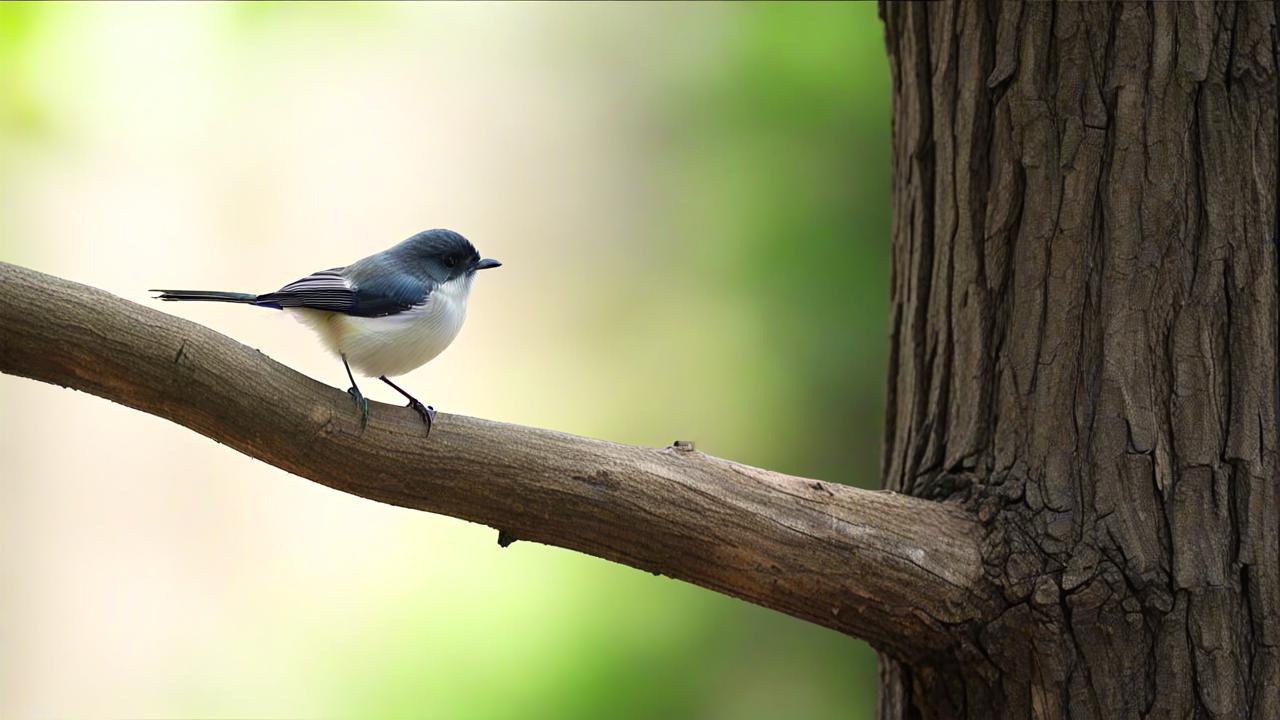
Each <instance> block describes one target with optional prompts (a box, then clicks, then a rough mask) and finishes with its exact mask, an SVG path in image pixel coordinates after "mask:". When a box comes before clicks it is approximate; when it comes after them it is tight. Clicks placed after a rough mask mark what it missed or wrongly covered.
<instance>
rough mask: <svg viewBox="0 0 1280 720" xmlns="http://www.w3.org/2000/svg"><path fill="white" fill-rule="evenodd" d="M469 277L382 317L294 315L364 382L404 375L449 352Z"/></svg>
mask: <svg viewBox="0 0 1280 720" xmlns="http://www.w3.org/2000/svg"><path fill="white" fill-rule="evenodd" d="M472 277H474V276H473V275H465V276H463V277H459V278H457V279H455V280H450V281H449V282H446V283H444V284H442V285H440V286H439V287H437V288H436V289H435V290H434V291H432V293H431V294H430V295H429V296H427V301H426V302H424V303H423V304H421V305H418V306H416V307H413V308H410V309H408V310H405V311H404V312H399V313H396V314H394V315H385V316H383V317H356V316H354V315H343V314H341V313H330V312H324V311H320V310H307V309H302V308H299V309H297V310H300V311H301V312H298V311H296V310H295V314H297V315H298V317H299V319H300V320H302V321H303V322H306V323H307V324H308V325H311V326H312V328H313V329H315V330H316V331H317V332H318V333H319V335H320V339H321V341H322V342H323V343H324V344H325V346H326V347H328V348H329V350H331V351H332V352H335V353H337V354H339V355H343V356H345V357H346V358H347V362H349V363H350V364H351V367H352V368H353V369H354V370H357V371H359V372H360V373H361V374H363V375H367V376H369V377H378V376H380V375H389V376H394V375H403V374H405V373H407V372H409V371H410V370H413V369H415V368H418V367H420V366H421V365H423V364H425V363H427V362H428V361H430V360H432V359H433V358H435V357H436V356H437V355H439V354H440V353H441V352H444V349H445V348H447V347H449V344H450V343H452V342H453V339H454V338H455V337H457V336H458V331H460V330H461V329H462V323H463V321H464V320H466V317H467V297H468V296H469V295H470V294H471V280H472Z"/></svg>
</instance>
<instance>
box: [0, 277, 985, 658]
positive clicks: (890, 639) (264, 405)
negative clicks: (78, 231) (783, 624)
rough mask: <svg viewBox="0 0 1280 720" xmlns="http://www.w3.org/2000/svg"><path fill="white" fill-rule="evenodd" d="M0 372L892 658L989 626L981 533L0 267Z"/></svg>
mask: <svg viewBox="0 0 1280 720" xmlns="http://www.w3.org/2000/svg"><path fill="white" fill-rule="evenodd" d="M0 371H3V372H5V373H9V374H13V375H21V376H24V377H29V378H33V379H36V380H41V381H44V382H49V383H54V384H57V385H62V386H66V387H72V388H75V389H78V390H83V391H85V392H89V393H92V394H94V395H98V396H100V397H103V398H106V399H108V400H111V401H114V402H117V403H121V404H123V405H127V406H129V407H133V408H136V409H138V410H142V411H144V412H148V413H151V414H153V415H157V416H160V417H163V418H167V419H169V420H172V421H173V422H175V423H178V424H180V425H184V426H186V427H189V428H191V429H192V430H195V431H196V432H199V433H201V434H203V435H206V436H208V437H210V438H213V439H214V440H217V441H218V442H220V443H223V444H225V445H228V446H230V447H232V448H235V449H236V450H239V451H240V452H242V453H244V454H245V455H248V456H250V457H253V458H257V459H259V460H262V461H264V462H267V463H270V464H272V465H275V466H276V467H279V468H282V469H284V470H287V471H289V472H291V473H294V474H296V475H300V476H302V477H304V478H308V479H310V480H314V481H316V482H318V483H322V484H324V485H327V486H329V487H331V488H334V489H336V490H341V491H342V492H346V493H351V494H353V495H358V496H360V497H364V498H369V499H372V500H377V501H379V502H385V503H391V504H393V505H400V506H404V507H409V508H415V509H418V510H426V511H430V512H435V513H441V514H444V515H450V516H453V517H458V518H463V519H465V520H470V521H473V522H479V523H484V524H486V525H490V526H493V527H495V528H501V529H502V531H504V535H505V536H507V537H508V539H509V538H510V537H514V538H519V539H521V540H532V541H536V542H542V543H548V544H551V545H558V546H561V547H565V548H570V549H573V550H578V551H581V552H584V553H588V554H591V555H596V556H599V557H602V558H607V559H609V560H613V561H615V562H620V563H623V564H625V565H630V566H632V567H636V568H640V569H642V570H647V571H650V572H654V573H662V574H664V575H669V576H671V577H673V578H678V579H681V580H686V581H689V582H692V583H696V584H698V585H701V586H703V587H707V588H710V589H712V590H716V591H719V592H722V593H725V594H728V595H732V596H735V597H739V598H742V599H744V600H747V601H749V602H753V603H756V604H758V605H763V606H765V607H769V608H773V609H775V610H779V611H782V612H785V613H788V614H790V615H794V616H796V617H799V618H803V619H805V620H809V621H811V622H814V623H818V624H819V625H825V626H827V627H830V628H834V629H836V630H839V631H841V632H844V633H847V634H849V635H853V636H856V637H861V638H864V639H866V640H868V641H870V642H871V643H872V644H874V645H876V646H878V647H880V648H882V649H884V650H886V651H887V652H890V653H892V654H893V655H895V656H898V657H900V658H903V659H905V660H911V659H917V658H921V657H923V656H929V655H935V654H938V653H941V652H944V651H945V650H946V649H947V648H948V647H950V646H951V645H952V643H953V641H954V634H953V633H954V632H955V627H956V626H962V625H965V624H968V623H970V622H973V621H978V620H981V619H983V618H985V617H986V616H987V615H988V613H989V612H990V609H991V607H992V604H991V602H990V599H989V597H988V595H987V594H986V592H985V590H984V589H983V588H984V587H985V585H984V582H983V574H982V564H981V559H980V555H979V550H978V540H979V537H980V532H979V529H978V526H977V524H976V523H975V522H974V521H973V520H972V519H971V518H969V516H968V515H966V514H964V513H963V512H961V511H960V510H959V509H958V508H955V507H953V506H950V505H947V504H943V503H937V502H930V501H926V500H921V499H917V498H911V497H907V496H903V495H895V494H891V493H884V492H870V491H866V490H858V489H855V488H850V487H847V486H844V485H836V484H831V483H825V482H819V481H816V480H806V479H803V478H798V477H793V476H789V475H783V474H780V473H775V472H770V471H768V470H761V469H757V468H753V467H747V466H745V465H739V464H737V463H733V462H729V461H726V460H721V459H718V458H714V457H710V456H707V455H704V454H702V453H700V452H697V451H694V450H692V449H689V448H686V447H671V448H665V449H661V450H658V449H650V448H642V447H631V446H627V445H618V444H615V443H610V442H605V441H602V440H591V439H587V438H581V437H575V436H572V435H566V434H564V433H559V432H554V431H551V430H541V429H536V428H528V427H520V426H517V425H508V424H504V423H497V422H491V421H487V420H479V419H475V418H469V417H464V416H457V415H445V414H441V415H440V416H439V417H438V418H437V423H436V427H435V429H434V430H433V431H432V433H431V436H430V438H429V439H424V438H423V432H424V429H423V426H422V422H421V420H420V419H419V418H418V416H417V415H416V414H415V413H414V412H413V411H412V410H409V409H407V408H401V407H396V406H390V405H382V404H377V403H372V405H376V407H374V408H372V409H371V413H370V419H369V425H368V427H367V428H366V429H365V430H364V431H363V432H362V431H361V429H360V425H359V421H358V416H357V414H356V412H355V411H354V409H353V408H352V405H351V399H350V397H349V396H347V394H346V393H344V392H342V391H341V390H337V389H334V388H331V387H328V386H326V385H323V384H321V383H319V382H317V381H315V380H312V379H311V378H308V377H305V376H303V375H301V374H299V373H297V372H295V371H293V370H290V369H289V368H287V367H284V366H283V365H280V364H279V363H277V362H275V361H273V360H271V359H270V358H268V357H267V356H265V355H263V354H262V353H261V352H258V351H256V350H253V349H251V348H248V347H245V346H244V345H241V344H240V343H237V342H235V341H234V340H231V339H230V338H227V337H225V336H223V335H220V334H218V333H216V332H214V331H212V330H210V329H208V328H205V327H202V326H200V325H196V324H194V323H191V322H188V321H186V320H182V319H180V318H177V317H173V316H171V315H166V314H164V313H161V312H158V311H156V310H152V309H150V308H146V307H143V306H140V305H137V304H134V303H131V302H128V301H126V300H123V299H120V298H118V297H115V296H114V295H110V294H108V293H106V292H103V291H101V290H98V289H95V288H91V287H88V286H85V285H80V284H77V283H73V282H69V281H67V280H62V279H59V278H55V277H52V276H49V275H44V274H41V273H38V272H34V271H32V270H27V269H25V268H21V267H17V266H14V265H9V264H5V263H0Z"/></svg>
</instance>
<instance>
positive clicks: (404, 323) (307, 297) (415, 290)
mask: <svg viewBox="0 0 1280 720" xmlns="http://www.w3.org/2000/svg"><path fill="white" fill-rule="evenodd" d="M501 265H502V263H500V262H498V261H497V260H493V259H491V258H481V257H480V253H478V252H476V249H475V247H474V246H473V245H472V244H471V242H470V241H468V240H467V239H466V238H465V237H463V236H462V235H460V234H458V233H456V232H454V231H452V230H444V229H440V228H437V229H434V230H424V231H422V232H420V233H418V234H416V235H413V236H411V237H409V238H408V239H406V240H404V241H402V242H401V243H399V244H397V245H395V246H393V247H391V248H389V249H387V250H383V251H382V252H379V253H375V254H373V255H370V256H368V257H366V258H362V259H360V260H357V261H355V262H353V263H351V264H350V265H345V266H343V267H335V268H330V269H328V270H321V271H319V272H314V273H311V274H310V275H308V276H306V277H304V278H301V279H299V280H295V281H293V282H291V283H289V284H288V285H285V286H284V287H282V288H280V289H279V290H276V291H275V292H269V293H264V294H261V295H253V294H251V293H241V292H224V291H221V290H158V289H153V290H149V291H148V292H154V293H159V294H158V295H156V296H155V299H157V300H164V301H170V302H172V301H204V302H226V303H240V304H244V305H254V306H256V307H263V308H272V309H275V310H282V311H284V312H286V313H288V314H290V315H293V316H295V317H297V319H299V320H301V321H302V322H303V323H305V324H307V325H309V326H310V327H311V329H313V330H315V331H316V333H317V334H318V335H319V337H320V341H321V343H322V344H323V345H324V346H325V347H326V348H328V349H329V350H330V351H331V352H333V353H334V354H336V355H337V356H338V357H340V358H341V359H342V365H343V367H345V368H346V370H347V379H348V380H350V381H351V388H350V389H349V390H347V394H349V395H350V396H351V398H352V399H353V400H354V401H355V404H356V410H357V412H360V413H361V416H360V423H361V427H364V426H366V425H367V423H368V420H369V401H368V400H367V399H366V398H365V397H364V394H363V393H361V392H360V387H359V386H358V385H357V384H356V379H355V376H354V375H353V374H352V372H351V369H352V368H353V367H354V368H355V369H356V371H357V372H359V373H360V374H362V375H364V376H366V377H371V378H377V379H379V380H381V381H382V382H384V383H386V384H387V385H390V386H391V387H392V388H393V389H394V390H395V391H396V392H398V393H400V394H401V395H403V396H404V397H405V398H406V399H408V401H409V404H408V406H407V407H410V408H413V409H414V410H415V411H416V412H417V413H418V416H419V417H421V418H422V421H423V422H424V423H426V426H427V435H428V436H430V434H431V427H432V425H433V424H434V423H435V418H436V410H435V408H434V407H432V406H431V405H426V404H424V403H422V402H421V401H419V400H418V399H417V398H415V397H414V396H412V395H410V394H409V393H408V392H406V391H405V390H404V389H403V388H401V387H400V386H399V385H397V384H396V383H394V382H392V381H391V380H390V378H391V377H395V376H397V375H403V374H405V373H407V372H409V371H410V370H414V369H416V368H418V367H421V366H422V365H424V364H426V363H427V362H429V361H431V360H433V359H434V358H435V357H436V356H437V355H439V354H440V353H441V352H443V351H444V349H445V348H447V347H449V344H450V343H452V342H453V339H454V338H455V337H457V336H458V331H460V330H461V329H462V323H463V321H464V320H466V316H467V298H468V297H469V296H470V295H471V284H472V283H473V282H474V280H475V275H476V273H477V272H478V271H480V270H486V269H489V268H496V267H500V266H501Z"/></svg>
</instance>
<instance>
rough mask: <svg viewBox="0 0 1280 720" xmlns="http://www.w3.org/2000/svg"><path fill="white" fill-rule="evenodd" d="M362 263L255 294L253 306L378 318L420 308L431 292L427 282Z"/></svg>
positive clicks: (314, 274) (323, 272) (320, 273)
mask: <svg viewBox="0 0 1280 720" xmlns="http://www.w3.org/2000/svg"><path fill="white" fill-rule="evenodd" d="M362 264H363V263H361V264H357V265H353V266H351V267H349V268H333V269H331V270H322V271H320V272H317V273H312V274H311V275H308V276H307V277H304V278H302V279H301V280H295V281H293V282H291V283H289V284H288V285H285V286H284V287H282V288H280V289H279V290H277V291H275V292H273V293H267V294H266V295H259V296H258V299H257V302H255V303H254V304H255V305H264V306H266V307H276V308H288V307H304V308H312V309H314V310H327V311H329V312H339V313H344V314H347V315H356V316H359V317H381V316H384V315H394V314H395V313H398V312H403V311H405V310H408V309H409V308H412V307H414V306H417V305H421V304H422V303H424V302H426V300H427V296H428V295H430V294H431V290H432V289H433V284H432V283H431V282H430V281H425V280H421V279H418V278H415V277H412V276H409V275H405V274H403V273H395V272H378V271H377V269H376V268H373V267H361V265H362ZM384 270H385V268H384Z"/></svg>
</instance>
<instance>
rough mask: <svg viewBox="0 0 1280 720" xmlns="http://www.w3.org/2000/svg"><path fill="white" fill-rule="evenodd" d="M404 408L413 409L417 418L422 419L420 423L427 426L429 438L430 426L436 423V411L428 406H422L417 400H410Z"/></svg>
mask: <svg viewBox="0 0 1280 720" xmlns="http://www.w3.org/2000/svg"><path fill="white" fill-rule="evenodd" d="M406 407H410V408H413V409H414V410H415V411H416V412H417V413H418V417H420V418H422V422H424V423H426V424H427V435H428V436H430V435H431V426H432V425H433V424H435V421H436V409H435V408H433V407H431V406H430V405H423V404H422V403H421V402H420V401H418V400H410V401H409V404H408V405H406Z"/></svg>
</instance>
